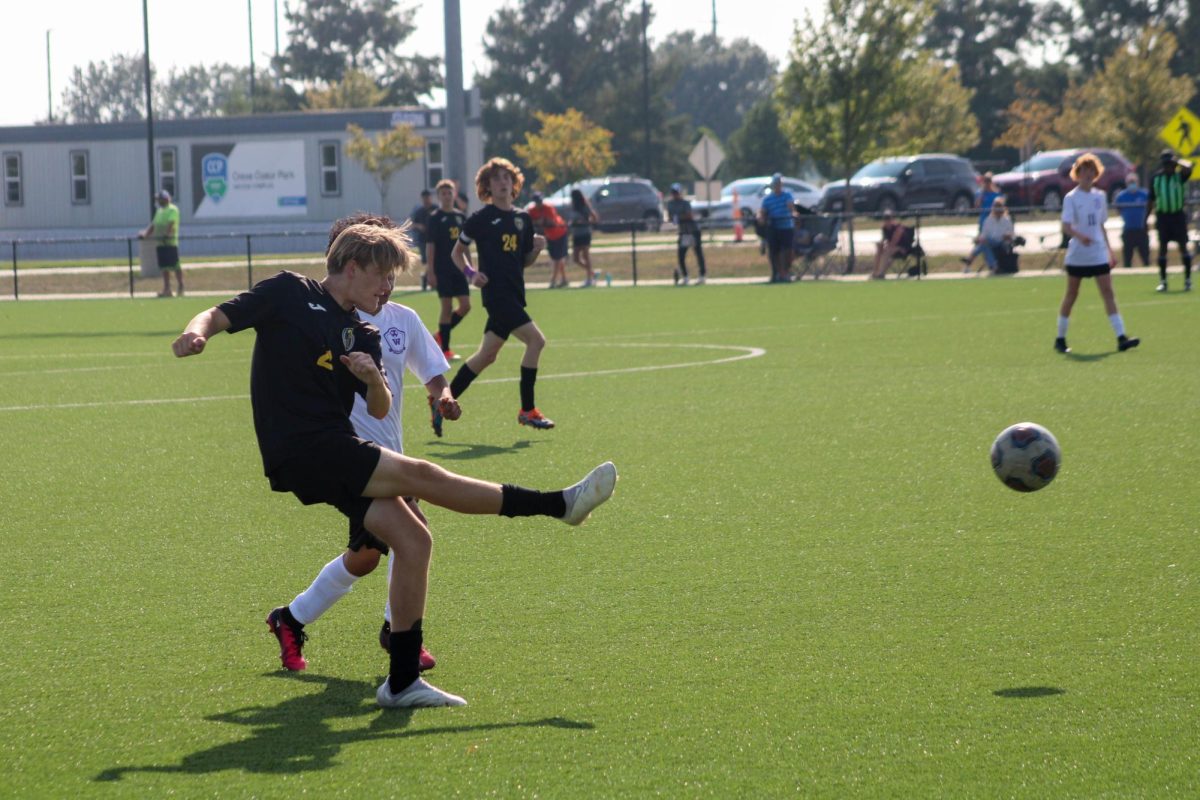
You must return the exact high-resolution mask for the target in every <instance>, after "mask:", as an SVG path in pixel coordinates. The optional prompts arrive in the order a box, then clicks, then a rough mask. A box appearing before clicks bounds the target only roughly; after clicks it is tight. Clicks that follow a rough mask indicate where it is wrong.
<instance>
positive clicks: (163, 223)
mask: <svg viewBox="0 0 1200 800" xmlns="http://www.w3.org/2000/svg"><path fill="white" fill-rule="evenodd" d="M172 222H173V223H175V225H174V227H172V228H171V232H170V234H168V233H167V226H169V225H170V224H171V223H172ZM153 224H154V238H155V239H158V240H159V244H166V245H173V246H175V247H178V246H179V208H178V207H177V206H176V205H175V204H174V203H167V204H166V205H165V206H159V207H158V210H157V211H155V212H154V223H153Z"/></svg>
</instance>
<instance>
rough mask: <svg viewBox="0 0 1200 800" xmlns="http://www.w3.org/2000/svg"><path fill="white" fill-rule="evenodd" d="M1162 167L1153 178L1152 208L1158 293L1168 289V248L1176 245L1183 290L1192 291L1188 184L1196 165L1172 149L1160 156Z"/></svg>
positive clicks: (1164, 151)
mask: <svg viewBox="0 0 1200 800" xmlns="http://www.w3.org/2000/svg"><path fill="white" fill-rule="evenodd" d="M1159 161H1160V162H1161V164H1162V166H1161V167H1159V169H1158V171H1157V172H1155V173H1154V175H1153V177H1151V178H1150V206H1149V208H1148V209H1147V213H1153V214H1154V227H1155V229H1157V230H1158V291H1160V292H1165V291H1166V290H1167V246H1168V245H1169V244H1170V243H1171V242H1175V244H1176V245H1178V246H1179V252H1180V254H1181V255H1182V256H1183V290H1184V291H1185V292H1190V291H1191V290H1192V254H1191V253H1189V252H1188V225H1187V211H1186V200H1187V182H1188V179H1190V178H1191V177H1192V164H1191V162H1190V161H1183V160H1180V159H1178V158H1176V157H1175V153H1174V152H1172V151H1171V150H1163V151H1162V155H1160V156H1159Z"/></svg>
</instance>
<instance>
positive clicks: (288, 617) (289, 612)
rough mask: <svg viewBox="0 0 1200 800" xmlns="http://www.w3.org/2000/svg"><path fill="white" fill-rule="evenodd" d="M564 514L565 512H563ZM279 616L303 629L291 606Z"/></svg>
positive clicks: (284, 608)
mask: <svg viewBox="0 0 1200 800" xmlns="http://www.w3.org/2000/svg"><path fill="white" fill-rule="evenodd" d="M564 513H565V512H564ZM279 616H281V617H283V621H284V622H286V623H287V624H288V627H291V628H303V627H304V623H303V622H301V621H300V620H298V619H296V618H295V617H293V616H292V608H291V606H284V607H283V611H281V612H279Z"/></svg>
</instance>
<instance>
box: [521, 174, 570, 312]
mask: <svg viewBox="0 0 1200 800" xmlns="http://www.w3.org/2000/svg"><path fill="white" fill-rule="evenodd" d="M526 211H528V212H529V216H530V217H532V218H533V229H534V230H535V231H536V232H537V233H540V234H542V236H545V237H546V250H547V251H548V252H549V253H550V262H551V269H550V288H551V289H558V288H561V287H564V286H566V285H567V223H566V221H564V220H563V218H562V217H561V216H560V215H559V213H558V211H557V210H556V209H555V208H554V206H551V205H547V204H546V203H544V202H542V193H541V192H534V193H533V202H532V203H530V204H529V208H527V209H526Z"/></svg>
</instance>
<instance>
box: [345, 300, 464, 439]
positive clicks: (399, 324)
mask: <svg viewBox="0 0 1200 800" xmlns="http://www.w3.org/2000/svg"><path fill="white" fill-rule="evenodd" d="M358 315H359V317H361V318H362V321H363V322H369V323H370V324H372V325H374V326H375V327H376V328H379V333H380V334H381V340H380V343H379V346H380V350H382V351H383V366H384V369H385V370H387V381H388V388H389V389H391V391H392V405H391V408H389V409H388V413H387V416H386V417H384V418H383V419H375V418H374V417H372V416H371V415H370V414H368V413H367V402H366V400H364V399H363V398H362V397H361V396H359V395H357V394H356V395H355V396H354V410H353V411H351V412H350V422H352V423H353V424H354V430H355V431H356V432H357V433H358V435H359V436H360V437H362V438H363V439H370V440H371V441H372V442H375V443H376V444H379V445H381V446H383V447H386V448H387V449H389V450H394V451H396V452H397V453H403V452H404V442H403V438H402V437H403V429H402V428H401V425H400V420H401V419H402V417H401V416H400V412H401V409H402V408H403V405H404V401H403V397H404V370H405V368H407V369H408V370H409V371H410V372H412V374H413V375H415V376H416V377H417V380H418V381H420V382H421V385H422V386H424V385H425V384H427V383H429V382H430V381H431V380H433V379H434V378H436V377H437V376H438V375H441V374H443V373H445V372H446V371H447V370H448V369H450V364H449V363H447V361H446V357H445V356H444V355H442V348H440V347H438V346H437V342H435V341H434V340H433V336H432V335H430V333H429V331H428V330H426V328H425V326H424V325H423V324H422V323H421V318H420V317H418V316H417V312H415V311H413V310H412V309H411V308H409V307H408V306H402V305H400V304H399V303H385V304H384V306H383V308H381V309H380V310H379V313H378V314H367V313H366V312H363V311H359V312H358Z"/></svg>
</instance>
